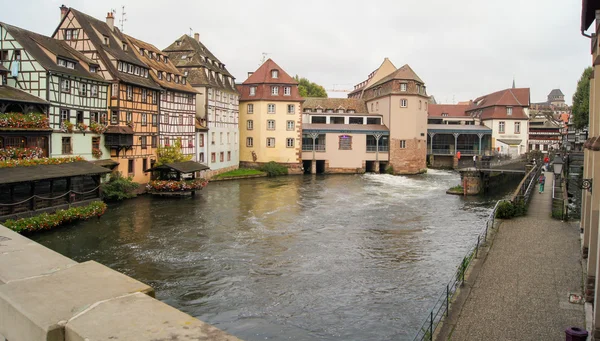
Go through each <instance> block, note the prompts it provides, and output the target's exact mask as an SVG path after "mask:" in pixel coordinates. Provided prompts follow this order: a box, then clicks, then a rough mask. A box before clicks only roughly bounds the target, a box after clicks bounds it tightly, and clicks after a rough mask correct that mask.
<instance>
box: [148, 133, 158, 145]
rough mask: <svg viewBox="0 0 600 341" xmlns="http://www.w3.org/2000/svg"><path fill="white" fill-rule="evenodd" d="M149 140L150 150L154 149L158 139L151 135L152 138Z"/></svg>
mask: <svg viewBox="0 0 600 341" xmlns="http://www.w3.org/2000/svg"><path fill="white" fill-rule="evenodd" d="M150 140H151V141H152V145H151V147H152V148H156V144H157V142H158V138H157V137H156V136H155V135H153V136H152V138H151V139H150Z"/></svg>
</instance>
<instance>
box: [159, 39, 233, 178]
mask: <svg viewBox="0 0 600 341" xmlns="http://www.w3.org/2000/svg"><path fill="white" fill-rule="evenodd" d="M163 51H164V52H165V53H166V54H167V55H168V56H169V57H170V59H171V60H172V61H173V64H175V66H176V67H177V68H178V69H179V70H180V72H182V73H183V74H184V76H186V77H187V81H188V83H190V84H191V85H192V86H193V87H194V89H196V90H198V92H199V94H198V95H196V116H197V117H198V118H199V119H200V120H201V121H203V122H206V125H205V127H206V128H208V130H209V131H208V132H207V133H206V132H203V131H202V130H200V131H198V132H197V133H196V138H197V139H198V141H199V140H200V138H201V137H202V138H204V140H205V141H204V142H205V143H206V155H205V156H203V155H201V154H200V153H203V152H202V151H200V150H201V149H200V148H198V149H197V151H196V152H197V153H198V154H197V160H198V161H200V162H203V161H201V159H202V157H204V158H205V160H206V161H204V162H205V163H206V164H207V165H208V166H209V167H210V169H211V171H210V172H211V173H212V174H210V175H215V174H219V173H222V172H226V171H229V170H232V169H236V168H238V167H239V153H240V144H239V127H238V120H239V93H238V92H237V89H236V87H235V78H234V77H233V76H232V75H231V74H230V73H229V71H227V68H226V67H225V64H224V63H222V62H221V61H220V60H219V59H218V58H217V57H215V55H213V54H212V53H211V52H210V51H209V50H208V48H207V47H206V46H205V45H204V44H203V43H202V42H201V41H200V35H199V34H198V33H196V34H194V37H193V38H192V37H190V36H188V35H183V36H181V37H180V38H179V39H177V40H175V42H173V43H172V44H171V45H170V46H169V47H167V48H166V49H164V50H163Z"/></svg>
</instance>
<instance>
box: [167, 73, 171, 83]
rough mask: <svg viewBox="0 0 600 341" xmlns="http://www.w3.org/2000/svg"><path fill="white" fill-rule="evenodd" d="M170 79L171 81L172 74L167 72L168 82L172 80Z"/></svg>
mask: <svg viewBox="0 0 600 341" xmlns="http://www.w3.org/2000/svg"><path fill="white" fill-rule="evenodd" d="M170 81H171V74H170V73H167V82H170Z"/></svg>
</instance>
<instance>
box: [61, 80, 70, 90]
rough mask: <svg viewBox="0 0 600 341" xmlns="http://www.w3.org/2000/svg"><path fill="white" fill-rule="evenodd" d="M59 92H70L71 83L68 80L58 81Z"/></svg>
mask: <svg viewBox="0 0 600 341" xmlns="http://www.w3.org/2000/svg"><path fill="white" fill-rule="evenodd" d="M60 91H61V92H71V81H69V80H68V79H61V80H60Z"/></svg>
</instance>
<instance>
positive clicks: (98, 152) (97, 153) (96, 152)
mask: <svg viewBox="0 0 600 341" xmlns="http://www.w3.org/2000/svg"><path fill="white" fill-rule="evenodd" d="M92 156H93V157H94V158H96V159H99V158H101V157H102V151H101V150H100V148H92Z"/></svg>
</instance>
